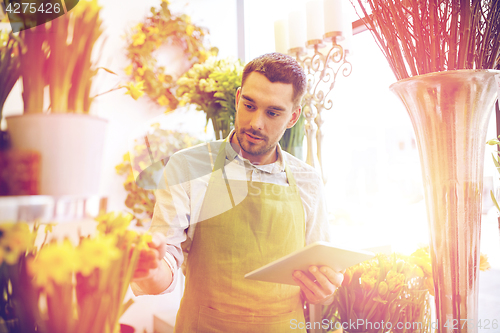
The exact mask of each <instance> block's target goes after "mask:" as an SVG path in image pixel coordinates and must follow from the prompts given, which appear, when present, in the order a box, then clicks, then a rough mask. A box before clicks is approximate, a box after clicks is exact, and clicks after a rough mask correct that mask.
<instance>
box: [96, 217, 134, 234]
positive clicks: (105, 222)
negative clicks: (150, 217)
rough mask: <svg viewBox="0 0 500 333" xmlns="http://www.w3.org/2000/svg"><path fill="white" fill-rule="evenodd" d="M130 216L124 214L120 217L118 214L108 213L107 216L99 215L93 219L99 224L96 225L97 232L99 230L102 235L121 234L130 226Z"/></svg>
mask: <svg viewBox="0 0 500 333" xmlns="http://www.w3.org/2000/svg"><path fill="white" fill-rule="evenodd" d="M132 218H133V217H132V215H130V214H126V215H122V213H119V214H118V215H116V214H115V213H114V212H110V213H107V214H103V215H100V216H98V217H96V218H95V220H96V221H97V222H99V224H98V225H97V230H99V231H100V232H101V233H103V234H109V233H117V234H120V233H123V232H125V230H126V229H127V228H128V226H129V225H130V222H131V221H132Z"/></svg>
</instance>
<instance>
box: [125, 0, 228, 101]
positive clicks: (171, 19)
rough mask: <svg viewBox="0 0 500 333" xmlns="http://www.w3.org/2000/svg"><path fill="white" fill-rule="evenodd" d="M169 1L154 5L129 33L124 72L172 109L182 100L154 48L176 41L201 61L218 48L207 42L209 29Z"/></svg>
mask: <svg viewBox="0 0 500 333" xmlns="http://www.w3.org/2000/svg"><path fill="white" fill-rule="evenodd" d="M168 5H169V2H168V1H166V0H162V2H161V6H160V8H159V9H157V8H155V7H152V8H151V15H150V16H148V17H146V19H145V20H144V22H141V23H139V24H138V25H136V26H135V27H134V28H133V30H132V32H131V33H130V34H129V36H128V37H127V43H128V46H127V57H128V58H129V60H130V62H131V63H130V65H128V66H127V67H126V68H125V72H126V74H127V75H129V76H131V77H132V78H133V80H134V82H135V84H139V83H142V84H143V85H144V92H145V93H146V94H147V95H148V97H149V98H150V99H151V100H152V101H153V102H155V103H156V104H158V105H160V106H164V107H166V108H167V110H169V111H170V110H174V109H175V108H176V107H177V105H178V103H179V102H178V100H177V98H176V97H175V95H174V93H173V92H172V91H173V90H174V89H175V88H176V86H175V79H174V78H173V77H172V76H171V75H168V74H166V68H164V67H163V66H158V65H157V61H156V58H155V56H154V51H155V50H157V49H158V48H159V47H160V46H161V45H163V44H165V43H174V44H176V45H179V46H181V47H182V49H183V51H184V56H185V58H186V59H187V60H188V61H189V62H190V63H201V62H204V61H205V60H206V59H207V58H208V57H209V56H210V55H216V54H217V52H218V50H217V49H216V48H208V47H206V46H205V36H207V35H208V31H207V30H206V29H204V28H201V27H198V26H196V25H195V24H193V23H192V22H191V18H190V17H189V16H188V15H185V14H183V15H173V14H172V13H171V11H170V9H169V8H168Z"/></svg>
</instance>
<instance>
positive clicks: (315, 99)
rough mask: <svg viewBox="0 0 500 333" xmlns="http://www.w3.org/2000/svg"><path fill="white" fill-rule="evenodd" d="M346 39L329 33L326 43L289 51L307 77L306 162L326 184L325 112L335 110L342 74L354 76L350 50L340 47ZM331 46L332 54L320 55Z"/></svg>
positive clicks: (312, 42) (309, 43) (322, 41)
mask: <svg viewBox="0 0 500 333" xmlns="http://www.w3.org/2000/svg"><path fill="white" fill-rule="evenodd" d="M343 39H344V36H343V35H342V33H341V32H336V31H335V32H328V33H326V34H325V35H324V39H323V40H319V39H315V40H310V41H308V42H307V43H306V46H307V48H302V47H298V48H293V49H290V50H289V51H288V53H289V54H290V55H292V56H293V57H294V58H295V59H296V60H297V62H298V63H299V65H300V66H301V67H302V68H303V69H304V72H305V73H306V76H307V88H306V93H305V95H304V99H303V104H304V108H303V112H304V116H305V118H306V125H305V132H306V137H307V157H306V162H307V163H308V164H309V165H311V166H313V167H315V168H317V169H319V171H320V172H321V176H322V177H323V182H324V183H326V181H327V179H326V174H325V172H324V171H323V160H322V141H323V132H322V129H321V127H322V125H323V122H324V120H323V119H322V112H323V110H330V109H332V107H333V100H332V98H331V97H330V93H331V92H332V90H333V88H334V86H335V82H336V80H337V75H338V74H339V73H342V75H343V76H344V77H347V76H349V75H350V74H351V72H352V65H351V63H350V62H349V61H347V59H346V54H347V50H345V49H344V48H343V47H342V46H341V45H340V44H339V43H338V42H340V41H341V40H343ZM330 42H331V43H332V45H331V47H330V49H329V50H328V52H327V53H326V54H324V53H322V52H320V49H321V48H323V47H324V46H325V45H327V43H330ZM308 48H309V49H313V54H309V53H308V52H306V50H307V49H308ZM314 139H316V147H314V146H315V145H314ZM315 148H316V154H315V153H314V149H315Z"/></svg>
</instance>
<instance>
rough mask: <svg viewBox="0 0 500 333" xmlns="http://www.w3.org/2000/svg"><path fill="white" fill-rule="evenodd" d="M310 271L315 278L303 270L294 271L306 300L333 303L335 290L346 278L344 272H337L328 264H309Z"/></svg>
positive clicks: (314, 302)
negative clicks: (319, 265)
mask: <svg viewBox="0 0 500 333" xmlns="http://www.w3.org/2000/svg"><path fill="white" fill-rule="evenodd" d="M309 272H310V273H311V274H312V275H313V276H314V280H311V279H310V278H309V277H308V276H307V275H306V274H304V272H302V271H295V272H294V273H293V279H294V280H295V282H296V283H297V284H298V285H299V286H300V289H301V291H302V293H303V294H304V296H305V298H306V300H307V301H308V302H309V303H310V304H322V305H329V304H331V303H332V302H333V294H334V293H335V290H337V288H338V287H340V285H341V284H342V281H343V280H344V274H343V272H336V271H334V270H333V269H331V268H330V267H328V266H321V267H318V266H309Z"/></svg>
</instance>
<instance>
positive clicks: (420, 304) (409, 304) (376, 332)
mask: <svg viewBox="0 0 500 333" xmlns="http://www.w3.org/2000/svg"><path fill="white" fill-rule="evenodd" d="M421 276H423V273H422V270H421V268H420V267H419V266H417V265H416V264H412V263H411V262H410V261H409V260H408V259H406V260H405V259H403V257H402V256H400V255H396V254H394V255H392V256H388V255H382V254H380V255H378V256H377V257H376V258H374V259H372V260H370V261H367V262H364V263H361V264H358V265H356V266H353V267H351V268H348V269H347V270H346V272H345V274H344V281H343V282H342V285H341V286H340V287H339V288H338V290H337V292H336V295H335V300H334V302H333V303H332V305H330V306H329V307H327V308H326V309H325V311H326V312H325V316H326V318H334V319H335V321H336V322H337V323H336V324H335V327H337V328H340V327H342V328H343V330H344V331H346V332H349V333H352V332H369V333H382V332H387V331H388V330H394V331H398V332H404V329H405V327H404V325H403V326H402V327H401V324H400V323H402V322H403V323H404V322H406V321H409V322H411V321H412V320H413V319H417V318H410V317H415V316H420V317H423V318H422V320H420V321H419V320H415V322H420V323H422V327H419V329H421V330H425V331H426V332H428V331H429V328H428V327H427V326H428V325H427V326H425V327H424V326H423V323H425V322H428V321H429V316H430V312H429V311H428V310H429V308H428V306H427V305H428V302H427V296H428V295H427V294H426V291H422V290H418V291H417V292H416V293H415V292H414V289H413V288H411V287H410V286H411V283H412V282H411V281H414V280H415V279H418V278H422V277H421ZM422 295H423V296H422ZM410 309H411V310H410ZM402 320H404V321H402ZM401 328H402V329H403V330H401Z"/></svg>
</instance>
